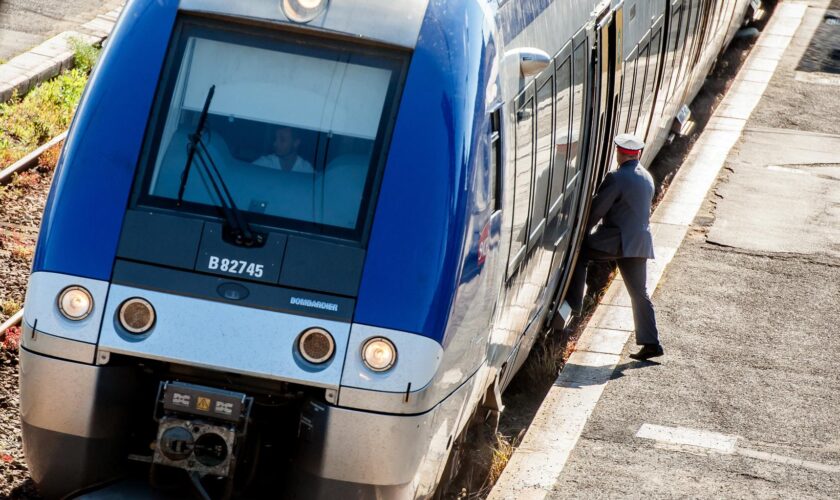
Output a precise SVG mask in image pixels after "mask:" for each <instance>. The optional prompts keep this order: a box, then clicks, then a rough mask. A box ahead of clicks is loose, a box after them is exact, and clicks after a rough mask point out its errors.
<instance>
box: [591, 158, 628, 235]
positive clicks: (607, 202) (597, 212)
mask: <svg viewBox="0 0 840 500" xmlns="http://www.w3.org/2000/svg"><path fill="white" fill-rule="evenodd" d="M620 193H621V191H620V189H619V188H618V183H617V182H616V180H615V175H614V174H613V172H610V173H608V174H607V176H606V177H605V178H604V181H603V182H602V183H601V186H600V187H598V192H597V193H596V194H595V198H593V199H592V210H591V211H590V212H589V221H587V224H586V232H587V233H588V232H589V231H590V230H591V229H592V228H593V227H595V224H597V223H598V221H600V220H601V219H603V218H604V216H605V215H607V212H609V210H610V207H612V206H613V203H615V201H616V200H617V199H618V196H619V194H620Z"/></svg>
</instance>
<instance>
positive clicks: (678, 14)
mask: <svg viewBox="0 0 840 500" xmlns="http://www.w3.org/2000/svg"><path fill="white" fill-rule="evenodd" d="M682 12H683V9H682V5H680V6H678V7H677V9H676V10H675V11H674V13H673V14H672V15H671V23H670V25H669V28H668V52H667V54H665V56H666V57H667V58H668V62H667V63H666V64H665V75H664V77H663V78H662V83H663V84H665V85H668V87H667V89H666V90H667V91H668V93H667V97H668V99H669V100H670V99H671V96H672V95H674V87H676V78H675V76H676V73H674V63H675V62H676V61H677V60H678V59H677V51H678V50H679V48H680V46H679V39H680V21H681V20H682ZM662 109H663V111H664V110H665V108H664V107H663V108H662Z"/></svg>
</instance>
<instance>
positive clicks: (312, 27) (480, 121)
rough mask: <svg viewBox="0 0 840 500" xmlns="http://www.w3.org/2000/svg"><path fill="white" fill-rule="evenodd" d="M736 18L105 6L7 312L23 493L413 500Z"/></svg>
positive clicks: (676, 1) (730, 5)
mask: <svg viewBox="0 0 840 500" xmlns="http://www.w3.org/2000/svg"><path fill="white" fill-rule="evenodd" d="M751 3H755V2H749V1H748V0H649V1H641V0H624V1H618V0H613V1H609V0H605V1H603V2H596V1H595V0H563V1H559V0H557V1H552V0H400V1H394V0H248V1H231V0H129V2H128V3H127V5H126V6H125V9H124V11H123V13H122V15H121V17H120V20H119V22H118V23H117V26H116V28H115V30H114V33H113V35H112V37H111V38H110V40H109V41H108V43H107V47H106V48H105V50H104V53H103V54H102V58H101V60H100V62H99V63H98V65H97V67H96V69H95V71H94V72H93V75H92V77H91V80H90V83H89V85H88V87H87V90H86V92H85V95H84V98H83V100H82V103H81V104H80V106H79V109H78V112H77V114H76V117H75V119H74V121H73V125H72V127H71V130H70V134H69V136H68V138H67V141H66V144H65V146H64V150H63V153H62V155H61V158H60V161H59V166H58V168H57V170H56V174H55V180H54V182H53V186H52V191H51V192H50V195H49V200H48V203H47V206H46V209H45V213H44V218H43V226H42V230H41V234H40V239H39V242H38V247H37V251H36V255H35V261H34V265H33V269H32V276H31V279H30V283H29V289H28V293H27V297H26V308H25V318H24V320H25V321H24V336H23V337H24V338H23V346H22V349H21V378H20V384H21V415H22V424H23V441H24V448H25V454H26V457H27V462H28V464H29V467H30V470H31V474H32V477H33V479H34V481H35V482H36V483H37V485H38V487H39V488H40V489H41V491H42V492H43V493H44V494H45V495H46V496H48V497H62V496H68V495H77V494H80V492H87V493H83V494H85V495H88V496H89V497H90V498H96V497H97V495H107V494H113V493H114V492H115V491H128V490H129V489H131V488H135V489H133V490H131V491H134V492H135V493H133V494H135V495H137V496H141V494H140V493H137V492H138V491H141V490H139V489H136V488H141V489H145V491H148V492H157V494H160V495H166V494H170V495H174V496H176V497H177V496H178V495H179V493H174V492H178V491H185V490H183V489H184V488H187V489H193V490H195V491H197V492H199V494H200V495H202V496H203V497H204V498H252V497H261V496H272V497H274V496H277V495H278V492H284V494H286V495H287V496H290V497H300V498H426V497H430V496H433V495H434V494H435V492H436V488H437V485H438V484H439V483H440V482H442V481H447V480H448V477H445V476H444V471H445V470H446V471H447V474H448V471H449V470H450V469H451V468H448V467H446V464H447V460H448V457H449V456H450V454H451V451H452V449H453V445H454V444H455V443H457V441H458V439H459V437H460V436H462V433H463V430H464V429H465V427H466V426H467V424H468V423H469V422H470V420H471V419H472V417H473V416H474V415H475V414H476V413H477V412H479V411H480V410H481V409H488V408H489V409H494V410H497V411H498V410H500V409H501V408H502V395H501V394H502V391H503V390H504V388H505V386H506V385H507V384H508V382H509V381H510V379H511V377H512V376H513V375H514V374H515V373H516V371H517V370H518V369H519V367H520V366H521V365H522V363H523V361H524V360H525V358H526V357H527V356H528V353H529V351H530V349H531V347H532V345H533V344H534V341H535V339H536V338H537V336H538V334H539V333H540V332H542V331H544V330H545V328H546V327H547V326H550V325H551V324H554V325H558V324H563V323H564V322H565V321H566V320H567V319H568V315H569V312H568V306H567V305H566V304H565V303H564V301H563V297H564V293H565V289H566V286H567V283H568V281H569V270H570V269H571V268H572V267H573V263H574V260H575V257H576V255H577V252H578V249H579V247H580V244H581V241H582V238H583V234H582V230H581V224H580V221H581V220H584V219H585V217H586V215H587V212H588V209H589V201H590V199H591V197H592V194H593V191H594V189H595V187H596V186H597V183H598V182H599V181H600V179H601V178H602V176H603V175H604V173H605V172H606V171H607V170H608V169H610V168H611V162H612V145H611V139H612V137H613V136H614V135H615V134H616V133H620V132H625V131H632V132H635V133H636V134H638V135H640V136H643V137H646V139H647V142H648V144H649V145H650V147H649V148H648V149H647V151H646V152H645V158H646V159H647V160H650V159H651V158H652V157H653V155H655V154H656V151H657V150H658V149H659V148H660V146H661V145H662V144H663V143H664V141H665V140H666V139H667V137H668V136H669V134H671V133H672V127H673V125H672V123H674V122H675V117H676V116H677V115H678V114H680V109H681V108H683V106H684V104H686V103H688V102H690V101H691V99H692V98H693V96H694V95H695V94H696V93H697V91H698V90H699V88H700V86H701V85H702V82H703V80H704V77H705V75H706V74H707V73H708V71H709V69H710V67H711V65H712V64H713V62H714V60H715V59H716V58H717V56H718V54H719V53H720V51H721V50H722V48H723V47H724V46H725V45H726V44H727V42H728V41H729V40H730V39H731V38H732V36H733V34H734V32H735V31H736V30H737V29H738V28H739V27H740V25H741V20H742V19H743V18H744V16H745V15H746V14H747V12H748V9H749V8H750V4H751ZM683 114H684V113H683ZM683 118H684V116H682V115H681V116H680V119H681V120H682V119H683ZM130 478H135V479H130ZM137 478H139V479H137ZM121 488H123V490H121ZM179 488H180V490H179ZM149 494H151V493H149Z"/></svg>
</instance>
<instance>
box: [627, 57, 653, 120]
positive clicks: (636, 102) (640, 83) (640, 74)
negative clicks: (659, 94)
mask: <svg viewBox="0 0 840 500" xmlns="http://www.w3.org/2000/svg"><path fill="white" fill-rule="evenodd" d="M649 51H650V45H647V44H646V45H645V46H644V47H642V48H641V49H639V59H638V60H637V61H638V62H636V81H635V83H634V85H633V104H632V109H631V110H630V122H629V123H628V124H627V131H628V132H631V133H632V132H633V131H635V130H636V123H637V122H638V121H639V111H641V109H642V103H643V102H644V101H645V75H646V72H645V69H646V68H647V66H648V64H647V61H648V52H649Z"/></svg>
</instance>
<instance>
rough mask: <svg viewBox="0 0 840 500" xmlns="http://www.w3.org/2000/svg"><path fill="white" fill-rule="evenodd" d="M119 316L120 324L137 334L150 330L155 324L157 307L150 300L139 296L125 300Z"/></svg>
mask: <svg viewBox="0 0 840 500" xmlns="http://www.w3.org/2000/svg"><path fill="white" fill-rule="evenodd" d="M118 316H119V319H120V325H122V327H123V328H125V329H126V330H127V331H129V332H131V333H134V334H136V335H141V334H143V333H146V332H148V331H149V330H151V329H152V326H154V324H155V308H154V307H152V304H150V303H149V301H148V300H146V299H141V298H139V297H135V298H133V299H128V300H126V301H125V302H123V303H122V305H120V310H119V312H118Z"/></svg>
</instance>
